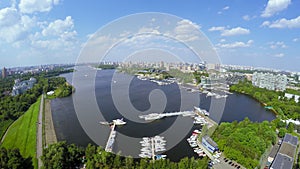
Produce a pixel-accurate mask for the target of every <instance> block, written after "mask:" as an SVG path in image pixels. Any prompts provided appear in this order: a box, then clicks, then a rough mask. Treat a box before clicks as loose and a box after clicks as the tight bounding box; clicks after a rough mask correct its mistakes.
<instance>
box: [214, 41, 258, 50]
mask: <svg viewBox="0 0 300 169" xmlns="http://www.w3.org/2000/svg"><path fill="white" fill-rule="evenodd" d="M253 42H254V41H253V40H248V41H247V42H246V43H245V42H233V43H223V44H222V43H219V44H217V45H216V46H217V47H221V48H245V47H250V46H251V45H252V44H253Z"/></svg>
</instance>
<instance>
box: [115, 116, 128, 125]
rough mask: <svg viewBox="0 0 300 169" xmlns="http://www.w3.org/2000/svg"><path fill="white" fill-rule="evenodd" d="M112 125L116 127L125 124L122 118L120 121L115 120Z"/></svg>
mask: <svg viewBox="0 0 300 169" xmlns="http://www.w3.org/2000/svg"><path fill="white" fill-rule="evenodd" d="M113 123H114V124H116V125H124V124H126V122H125V121H124V120H123V118H121V119H115V120H113Z"/></svg>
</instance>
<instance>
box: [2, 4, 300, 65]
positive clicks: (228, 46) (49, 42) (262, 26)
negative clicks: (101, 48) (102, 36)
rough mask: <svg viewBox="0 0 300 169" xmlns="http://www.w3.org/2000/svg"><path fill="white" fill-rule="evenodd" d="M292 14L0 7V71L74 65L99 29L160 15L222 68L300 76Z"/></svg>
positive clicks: (244, 9) (299, 35)
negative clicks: (205, 46)
mask: <svg viewBox="0 0 300 169" xmlns="http://www.w3.org/2000/svg"><path fill="white" fill-rule="evenodd" d="M299 7H300V1H299V0H252V1H239V0H218V1H217V0H211V1H207V2H205V3H204V2H203V1H198V0H193V1H188V2H187V1H177V0H166V1H161V0H152V1H148V0H130V1H129V0H122V1H117V0H111V1H106V2H103V1H99V0H86V1H71V0H11V1H9V0H4V1H0V67H3V66H5V67H15V66H28V65H39V64H49V63H71V62H75V61H76V59H77V57H78V55H79V53H80V51H81V48H82V47H83V46H84V44H85V43H86V41H87V40H88V39H89V37H90V36H91V35H92V34H93V33H95V32H96V31H97V30H99V29H100V28H101V27H103V26H105V25H106V24H108V23H110V22H112V21H114V20H116V19H118V18H120V17H123V16H126V15H130V14H135V13H142V12H162V13H168V14H172V15H176V16H178V17H180V18H184V19H185V20H183V21H182V22H183V23H184V22H185V23H191V24H192V25H194V27H195V28H197V29H199V30H200V31H201V32H203V33H204V34H205V35H206V37H207V38H208V39H209V40H210V41H211V43H212V44H213V45H214V47H215V49H216V50H217V52H218V54H219V57H220V59H221V61H222V63H224V64H237V65H249V66H259V67H271V68H277V69H284V70H293V71H300V10H299ZM185 33H186V34H187V35H189V36H190V35H191V33H190V32H185ZM181 35H182V34H181ZM182 37H187V36H185V35H182Z"/></svg>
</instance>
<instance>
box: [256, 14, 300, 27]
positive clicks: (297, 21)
mask: <svg viewBox="0 0 300 169" xmlns="http://www.w3.org/2000/svg"><path fill="white" fill-rule="evenodd" d="M261 26H268V27H269V28H300V16H298V17H297V18H294V19H290V20H289V19H286V18H282V19H279V20H276V21H274V22H272V23H271V22H270V21H265V22H263V23H262V25H261Z"/></svg>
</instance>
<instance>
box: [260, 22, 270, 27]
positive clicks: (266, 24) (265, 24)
mask: <svg viewBox="0 0 300 169" xmlns="http://www.w3.org/2000/svg"><path fill="white" fill-rule="evenodd" d="M270 24H271V22H270V21H264V22H263V23H262V24H261V25H260V26H261V27H264V26H269V25H270Z"/></svg>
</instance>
